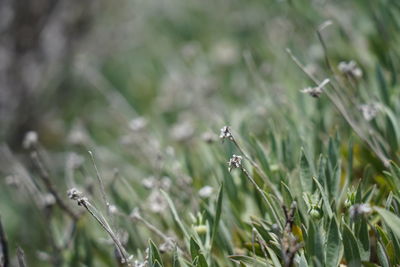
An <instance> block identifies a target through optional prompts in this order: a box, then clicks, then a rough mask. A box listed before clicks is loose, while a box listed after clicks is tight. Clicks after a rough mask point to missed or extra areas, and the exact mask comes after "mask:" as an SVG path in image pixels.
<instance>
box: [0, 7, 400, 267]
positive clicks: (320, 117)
mask: <svg viewBox="0 0 400 267" xmlns="http://www.w3.org/2000/svg"><path fill="white" fill-rule="evenodd" d="M399 8H400V7H399V3H398V2H397V1H394V0H393V1H390V0H386V1H384V0H379V1H363V0H352V1H340V0H338V1H329V0H296V1H291V0H216V1H215V0H214V1H211V0H202V1H198V0H186V1H180V0H157V1H156V0H129V1H128V0H122V1H103V0H97V1H94V0H35V1H22V0H1V1H0V143H1V150H0V151H1V155H0V167H1V169H0V174H1V177H0V213H1V219H2V222H3V225H5V226H4V227H5V229H6V232H7V234H8V239H9V243H10V250H11V254H12V255H14V254H15V251H14V250H15V248H16V246H21V247H23V248H24V249H25V253H26V254H27V260H28V262H29V263H30V264H29V265H30V266H47V265H59V264H60V262H59V261H57V260H60V258H63V259H64V262H63V264H65V265H71V266H73V265H72V263H71V262H75V263H78V262H80V263H81V264H83V263H82V262H85V265H86V266H89V265H90V264H89V263H88V262H89V261H88V260H87V257H89V256H88V255H94V254H96V255H98V254H100V255H101V254H102V253H104V252H102V251H104V247H105V248H107V246H109V245H107V244H108V243H107V241H106V240H102V241H99V244H100V245H96V246H95V245H94V243H92V239H90V238H88V236H90V234H85V235H81V236H80V237H78V238H80V240H85V241H83V243H85V242H86V243H85V244H91V246H93V248H92V251H91V252H90V253H91V254H90V253H89V252H88V251H87V250H85V249H83V248H77V249H76V251H79V249H81V250H82V251H84V252H80V253H78V252H76V251H75V252H74V253H72V252H71V253H72V254H74V255H76V256H75V258H74V257H73V256H71V257H68V256H65V257H59V258H58V259H54V257H53V255H54V253H52V252H51V251H52V245H51V242H55V243H57V242H58V241H57V238H55V239H56V240H55V241H54V240H53V241H51V240H50V239H49V237H48V231H49V230H48V229H49V228H48V227H49V222H43V218H42V217H43V215H42V213H41V212H38V211H37V210H35V208H34V205H33V202H35V200H32V199H35V197H33V198H32V196H30V194H32V192H30V193H28V192H27V191H26V189H24V188H23V187H24V186H21V183H24V182H21V181H22V180H24V179H28V178H29V179H31V180H33V181H34V182H33V183H34V188H35V189H34V190H37V192H36V191H34V192H33V194H43V198H44V199H45V196H46V194H45V191H46V190H45V189H44V188H45V187H44V186H43V185H42V184H41V183H40V182H38V180H37V179H36V178H35V177H36V176H37V175H38V172H37V170H36V169H35V167H34V164H33V163H32V161H31V159H30V156H29V152H30V149H31V148H32V144H33V146H34V147H35V149H37V150H38V151H39V153H41V155H42V159H43V162H44V164H45V166H46V168H47V170H48V171H49V172H50V174H51V179H52V180H53V182H54V183H55V184H56V186H57V187H58V190H59V192H60V195H62V197H63V198H65V199H66V193H65V192H66V191H67V189H68V188H70V187H76V186H77V185H80V186H81V187H85V188H91V187H93V184H95V183H96V180H95V178H94V177H95V175H96V174H95V171H94V169H93V165H92V164H91V160H90V157H89V154H88V153H87V151H88V150H91V151H93V153H94V157H95V159H96V163H97V165H98V167H99V169H100V173H101V175H102V176H103V178H104V180H105V183H106V184H107V185H114V184H113V183H114V182H115V180H118V179H120V178H115V177H123V178H121V179H122V180H123V181H125V182H127V183H128V184H129V185H130V186H131V187H132V188H133V192H132V191H130V190H127V186H126V184H125V182H121V183H120V184H118V183H117V184H116V185H115V187H116V188H114V187H112V188H114V189H112V190H111V189H110V190H111V191H112V192H113V193H111V195H112V198H113V199H118V200H115V201H119V203H120V206H123V207H122V210H126V212H127V213H128V214H129V212H130V211H131V210H132V209H133V208H134V207H139V208H141V209H144V210H146V211H148V215H147V216H149V218H152V219H151V221H152V222H154V223H155V224H159V226H160V227H161V228H165V229H169V228H168V220H167V219H165V221H164V219H162V218H161V217H162V216H161V215H159V213H160V212H161V211H162V210H164V209H165V203H164V202H162V201H159V195H157V194H156V193H154V192H153V191H152V190H149V189H148V188H147V187H157V188H159V187H162V188H163V189H164V190H165V191H169V192H171V193H170V194H171V195H172V196H174V195H175V196H179V201H178V200H177V203H176V205H177V206H178V207H180V208H181V210H182V211H183V210H185V209H188V210H196V209H197V208H196V207H198V206H197V205H198V203H197V201H196V200H194V199H193V198H192V194H193V192H192V190H193V191H195V192H197V191H198V190H199V189H201V188H203V187H204V186H205V185H211V186H212V187H213V188H214V192H215V191H216V188H217V185H218V182H217V180H216V179H215V178H214V175H215V173H214V170H213V168H215V167H218V168H219V167H220V166H221V164H225V162H226V161H227V160H226V159H225V155H229V154H230V152H231V151H232V147H231V146H229V147H228V148H225V150H224V149H223V148H222V147H221V145H220V144H219V142H218V144H216V145H215V146H214V145H213V146H212V147H211V148H210V147H209V143H213V142H214V141H216V140H218V135H219V130H220V128H221V127H222V126H224V125H230V126H232V129H234V130H235V131H236V132H237V133H239V134H240V135H241V136H243V137H244V138H246V140H253V139H251V138H257V139H258V140H259V141H261V142H263V141H264V140H270V136H271V132H275V133H279V134H280V136H282V139H285V138H287V140H289V141H288V142H287V143H286V145H287V146H288V147H291V146H295V147H296V149H297V148H299V147H300V145H301V144H303V143H304V142H306V141H307V140H312V141H313V142H312V143H309V147H310V151H311V154H313V153H314V152H315V154H318V151H319V148H320V147H322V146H323V144H325V143H326V140H327V137H328V136H329V135H334V134H335V133H336V132H338V131H339V130H340V131H342V135H343V136H346V135H348V136H349V135H350V132H351V129H350V127H348V125H347V124H346V122H345V120H344V119H343V118H342V116H341V115H340V113H338V112H337V111H336V110H335V108H334V106H333V105H330V104H329V101H328V100H327V99H323V98H321V99H320V101H319V102H317V101H315V99H312V98H310V97H308V96H307V95H304V94H301V93H300V92H299V91H300V90H301V89H303V88H305V87H309V86H312V85H313V84H312V83H311V81H310V80H309V79H307V76H305V75H304V74H303V73H302V71H301V70H299V68H298V67H297V66H296V65H295V64H294V62H293V61H292V60H291V59H290V57H289V55H288V53H287V52H286V49H287V48H289V49H290V50H291V51H292V52H293V54H295V55H296V56H297V57H298V58H299V59H300V60H301V62H303V63H304V64H305V67H306V69H307V71H309V72H310V73H313V74H315V75H317V77H319V78H320V79H321V80H322V79H324V78H325V77H326V76H325V74H326V72H327V67H326V65H325V58H324V51H323V47H322V45H321V43H320V41H319V40H318V37H317V34H316V30H317V29H318V27H319V26H320V25H321V24H323V23H324V22H326V21H331V22H332V25H330V26H329V27H327V28H326V29H324V31H323V36H324V39H325V43H326V45H327V47H328V51H329V57H330V60H331V62H332V64H333V65H334V66H335V68H336V66H337V65H338V64H339V62H341V61H350V60H355V61H356V62H357V63H358V65H359V66H360V68H361V69H362V72H363V80H362V82H361V83H360V85H359V92H357V93H358V94H360V96H361V97H362V98H364V99H365V98H368V97H369V98H370V99H375V95H379V93H376V94H375V92H376V91H374V90H377V89H370V88H376V87H377V84H379V83H378V82H379V79H378V82H377V80H376V73H377V71H378V72H379V71H381V73H383V74H382V75H383V76H382V77H384V78H385V79H386V81H387V83H388V84H396V76H397V74H396V72H395V70H396V69H398V68H399V64H400V63H399V62H400V61H399V59H400V58H399V55H400V53H399V47H400V44H399V40H400V34H399V26H400V21H399V17H398V16H397V17H396V15H395V14H397V13H396V12H398V10H399ZM378 62H379V63H378ZM378 65H379V66H378ZM397 96H398V93H397ZM361 103H363V102H360V104H361ZM294 125H295V126H294ZM27 133H28V134H27ZM291 136H296V137H293V138H291ZM314 141H315V142H314ZM249 142H250V141H249ZM265 142H267V141H265ZM268 142H269V141H268ZM356 142H357V141H356ZM360 143H361V142H360ZM344 146H346V145H344ZM288 149H289V150H290V148H288ZM216 151H217V152H216ZM360 151H366V148H365V147H364V146H363V145H360ZM298 152H299V150H296V157H295V159H293V160H291V159H289V158H287V159H286V161H285V162H284V161H282V160H280V159H282V158H279V157H280V156H276V159H275V161H274V160H273V159H272V161H274V162H275V163H276V164H278V165H279V164H283V165H285V164H286V165H287V166H286V167H287V168H288V169H291V168H293V166H294V165H295V162H297V155H298ZM222 155H223V156H222ZM364 156H365V157H367V158H368V159H372V160H373V162H375V164H376V165H375V166H376V168H377V169H380V168H382V165H381V163H379V160H378V159H377V158H376V157H374V156H371V153H369V152H366V154H365V155H364ZM282 157H283V158H285V155H282ZM286 157H287V155H286ZM362 162H363V160H362V159H361V158H360V159H359V164H362ZM200 170H201V171H200ZM21 177H22V178H21ZM150 178H153V180H151V179H150ZM146 179H147V180H146ZM154 179H155V180H154ZM144 180H146V181H147V182H148V183H150V184H151V183H153V184H151V185H147V187H146V184H145V185H143V181H144ZM154 181H157V183H158V184H157V186H155V185H154V183H155V182H154ZM21 187H22V188H21ZM110 187H111V186H110ZM28 191H29V190H28ZM88 191H90V190H88ZM94 191H95V190H94ZM35 192H36V193H35ZM115 192H118V193H115ZM96 194H97V195H96ZM196 194H197V193H196ZM96 197H97V199H98V200H99V199H100V197H99V194H98V192H97V193H96V192H94V193H93V198H94V199H96ZM119 198H121V199H122V200H121V199H119ZM124 199H125V200H124ZM128 200H129V201H128ZM38 201H39V202H40V201H43V199H42V200H38ZM65 201H69V200H67V199H66V200H65ZM50 202H51V201H50ZM148 203H150V204H148ZM154 203H155V204H154ZM42 204H43V203H42ZM42 204H38V206H40V205H42ZM149 205H150V206H149ZM71 206H73V203H71ZM40 207H41V206H40ZM45 212H50V211H49V210H47V211H45ZM57 212H58V213H59V211H51V212H50V213H52V214H53V213H55V214H53V215H52V216H54V218H55V219H54V220H53V222H51V223H50V225H51V227H50V228H51V229H52V230H51V231H53V232H55V234H54V236H56V237H60V236H63V234H64V231H66V230H65V229H66V228H67V227H65V228H64V227H63V226H62V225H63V221H62V219H61V217H62V216H61V215H60V214H57ZM249 212H250V211H249ZM144 214H146V212H145V213H144ZM163 216H164V215H163ZM165 216H166V215H165ZM169 219H170V218H169ZM87 221H88V219H86V221H84V222H83V223H82V225H83V224H92V225H95V223H93V222H87ZM82 227H84V226H82ZM93 228H96V227H93ZM90 231H95V230H94V229H92V230H89V232H90ZM97 231H101V230H98V229H97ZM129 231H131V232H134V233H135V234H132V235H133V236H136V237H137V238H135V239H134V240H130V241H129V242H130V243H129V244H130V245H129V247H130V248H131V249H130V250H131V251H132V253H134V254H135V255H136V254H140V253H143V252H144V249H145V246H146V240H147V238H148V236H149V235H150V233H147V232H145V233H143V232H142V233H140V231H138V229H130V230H129ZM166 232H167V231H166ZM146 233H147V234H146ZM60 239H62V238H61V237H60ZM49 240H50V241H49ZM96 240H97V239H96ZM72 242H74V241H72ZM103 243H104V244H105V245H104V244H103ZM75 247H76V246H75ZM137 251H141V252H140V253H136V252H137ZM107 253H109V252H107ZM61 254H62V253H61ZM67 254H68V252H67ZM111 254H112V253H111ZM68 255H69V254H68ZM106 255H109V254H106ZM85 257H86V258H85ZM110 258H111V259H112V257H111V256H110V257H109V258H107V257H106V256H104V257H100V259H99V260H98V261H97V262H96V261H95V262H94V263H93V262H92V263H91V264H94V265H95V266H101V265H102V264H103V265H105V266H107V265H112V262H113V261H112V260H110ZM65 259H68V260H65ZM74 260H75V261H74ZM98 264H100V265H98ZM60 265H61V264H60ZM75 266H81V265H75ZM221 266H224V264H222V265H221Z"/></svg>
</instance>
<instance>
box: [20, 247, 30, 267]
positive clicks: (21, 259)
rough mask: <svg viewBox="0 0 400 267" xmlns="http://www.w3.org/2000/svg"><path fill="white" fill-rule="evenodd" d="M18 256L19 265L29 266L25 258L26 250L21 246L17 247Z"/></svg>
mask: <svg viewBox="0 0 400 267" xmlns="http://www.w3.org/2000/svg"><path fill="white" fill-rule="evenodd" d="M17 258H18V265H19V267H27V266H28V265H27V264H26V260H25V252H24V251H23V249H22V248H21V247H17Z"/></svg>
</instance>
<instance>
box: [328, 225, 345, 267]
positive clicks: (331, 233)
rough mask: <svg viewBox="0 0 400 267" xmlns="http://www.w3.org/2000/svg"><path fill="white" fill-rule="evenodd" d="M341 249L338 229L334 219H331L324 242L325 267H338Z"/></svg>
mask: <svg viewBox="0 0 400 267" xmlns="http://www.w3.org/2000/svg"><path fill="white" fill-rule="evenodd" d="M341 248H342V241H341V240H340V232H339V227H338V224H337V222H336V219H335V218H332V220H331V222H330V224H329V230H328V234H327V240H326V266H332V267H337V266H338V265H339V261H340V251H341Z"/></svg>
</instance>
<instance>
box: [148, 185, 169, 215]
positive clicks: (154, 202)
mask: <svg viewBox="0 0 400 267" xmlns="http://www.w3.org/2000/svg"><path fill="white" fill-rule="evenodd" d="M147 201H148V207H149V209H150V210H151V211H152V212H154V213H161V212H163V211H165V209H166V208H167V203H166V201H165V199H164V197H163V196H162V195H161V193H160V191H158V190H153V192H151V194H150V196H149V198H148V200H147Z"/></svg>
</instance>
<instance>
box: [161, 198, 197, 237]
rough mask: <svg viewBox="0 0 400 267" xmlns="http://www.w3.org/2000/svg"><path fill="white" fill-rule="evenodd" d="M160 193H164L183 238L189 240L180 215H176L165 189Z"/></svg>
mask: <svg viewBox="0 0 400 267" xmlns="http://www.w3.org/2000/svg"><path fill="white" fill-rule="evenodd" d="M161 193H162V194H163V195H164V197H165V199H166V200H167V202H168V205H169V208H170V209H171V212H172V215H173V217H174V219H175V221H176V223H177V224H178V226H179V228H180V229H181V231H182V232H183V234H184V236H185V238H186V239H187V240H189V239H190V236H189V234H188V232H187V230H186V228H185V226H184V225H183V222H182V221H181V219H180V217H179V215H178V212H177V211H176V208H175V205H174V203H173V202H172V200H171V198H170V197H169V196H168V194H167V193H166V192H165V191H163V190H161Z"/></svg>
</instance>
